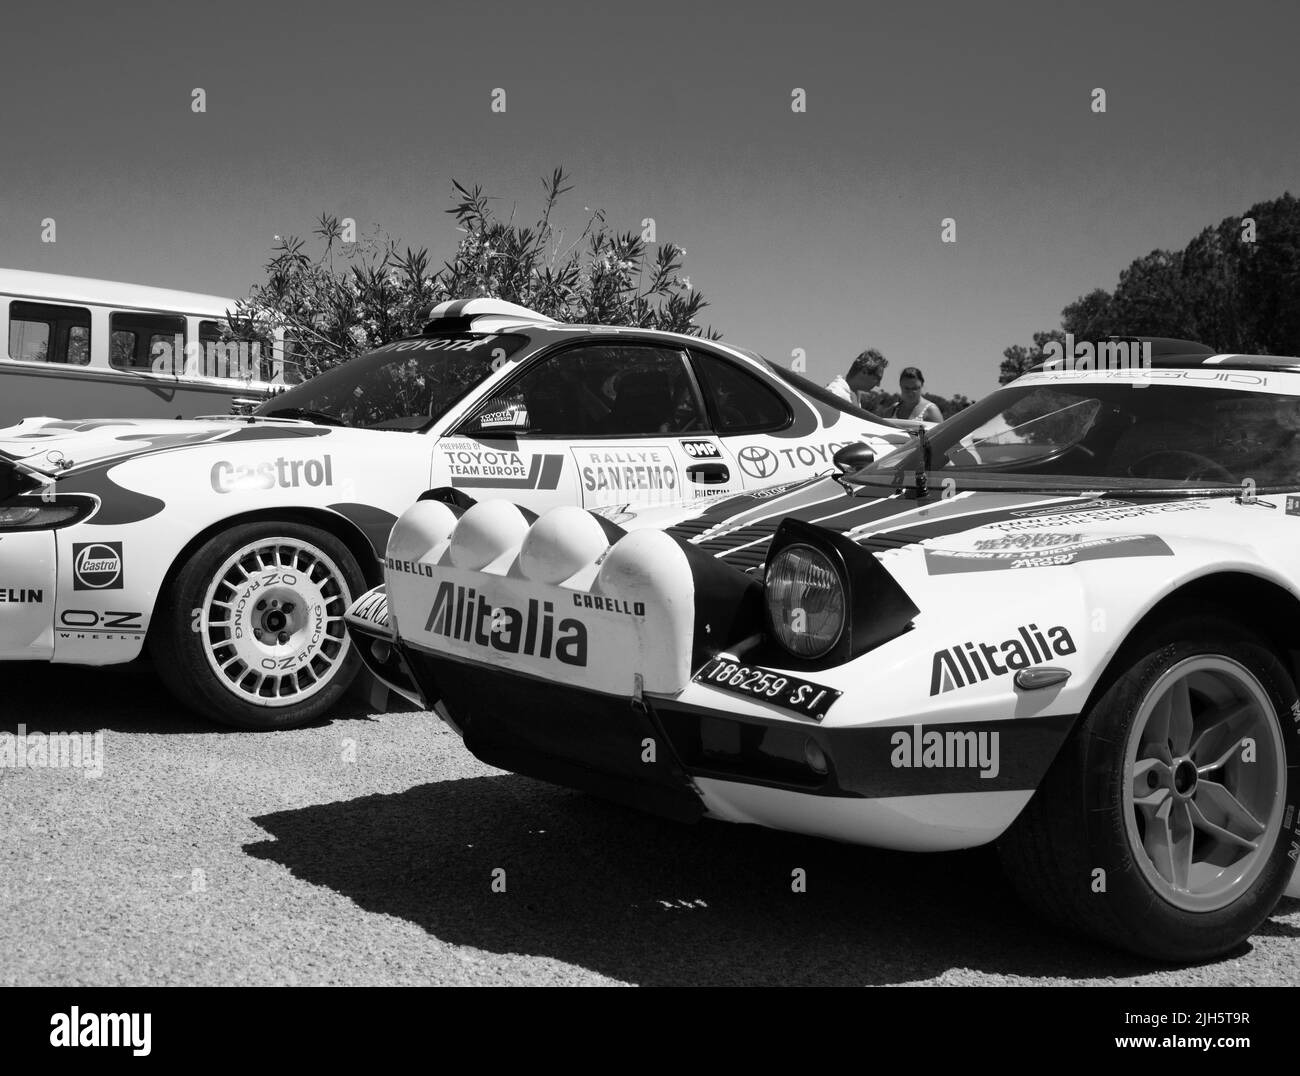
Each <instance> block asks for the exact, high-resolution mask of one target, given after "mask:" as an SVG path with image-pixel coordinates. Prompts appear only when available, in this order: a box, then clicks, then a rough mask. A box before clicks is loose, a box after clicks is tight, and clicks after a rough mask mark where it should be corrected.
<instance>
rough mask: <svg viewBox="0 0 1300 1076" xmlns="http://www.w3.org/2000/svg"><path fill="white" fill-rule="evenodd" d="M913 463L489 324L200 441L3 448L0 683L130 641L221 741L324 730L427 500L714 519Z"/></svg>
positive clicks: (533, 332)
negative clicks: (850, 447) (303, 728)
mask: <svg viewBox="0 0 1300 1076" xmlns="http://www.w3.org/2000/svg"><path fill="white" fill-rule="evenodd" d="M907 439H908V435H907V433H905V432H901V431H900V430H899V429H898V428H895V427H893V426H891V425H889V424H885V423H883V422H882V421H880V420H877V419H875V418H874V416H871V415H869V414H868V413H867V412H865V411H860V410H858V409H857V408H855V407H852V406H850V405H848V404H845V403H844V402H843V401H841V400H839V398H838V397H836V396H834V395H832V394H831V393H828V392H826V391H825V390H823V389H820V388H818V387H816V386H814V385H812V384H810V383H809V382H807V381H806V380H804V379H803V378H801V377H800V376H799V375H798V374H795V373H792V372H791V371H788V370H784V369H782V368H780V367H779V366H776V365H774V364H772V363H769V362H767V361H766V360H764V359H762V358H760V357H759V356H757V355H754V354H753V353H751V352H745V351H739V350H737V349H735V348H733V347H729V346H727V345H724V344H721V343H719V342H716V341H709V340H702V339H699V338H696V337H692V336H684V335H678V334H674V333H665V332H655V331H651V330H641V329H630V328H612V327H607V326H582V325H567V324H560V323H557V322H555V321H551V320H549V319H547V318H545V317H542V316H541V315H539V314H536V313H533V312H531V311H528V310H525V309H524V308H523V307H519V306H516V305H514V304H512V303H506V302H502V301H499V300H490V299H473V300H469V301H461V302H453V303H445V304H442V305H440V306H439V307H435V308H434V310H433V312H432V319H431V320H430V321H429V323H428V325H427V326H426V328H425V331H424V333H423V335H421V336H418V337H414V338H412V339H408V340H402V341H399V342H396V343H391V344H388V345H385V346H383V347H380V348H379V349H377V350H376V351H374V352H372V353H370V354H367V355H363V356H361V357H359V358H357V359H354V360H352V361H351V362H348V363H346V364H344V365H341V366H338V367H335V368H334V369H331V370H329V371H327V372H326V373H323V374H321V375H320V376H319V377H316V378H314V379H312V380H311V381H308V382H306V383H304V384H302V385H298V386H296V387H294V388H292V389H289V390H288V391H287V392H284V393H282V394H280V395H278V396H276V397H273V398H272V399H271V400H269V401H268V402H266V403H265V404H263V405H262V406H261V407H260V408H259V409H258V410H257V412H255V413H254V414H253V415H252V416H246V417H244V416H218V417H213V418H208V419H199V420H195V421H185V422H180V421H123V420H118V419H113V420H98V421H97V420H93V419H86V420H78V421H56V420H54V419H49V418H29V419H27V420H25V421H23V422H22V423H20V424H18V425H17V426H12V427H10V428H8V429H6V430H2V431H0V659H13V660H43V661H55V662H68V663H76V664H84V665H106V664H112V663H116V662H124V661H129V660H131V659H133V658H135V657H137V656H139V655H140V653H141V651H142V649H143V647H144V646H145V644H146V641H147V642H148V644H149V647H150V650H151V651H152V654H153V657H154V659H155V660H154V664H155V666H156V668H157V670H158V672H159V673H160V674H161V676H162V678H163V680H164V681H165V682H166V683H167V684H168V685H169V686H170V687H171V688H172V689H173V691H174V692H175V693H176V694H177V696H178V697H179V698H181V699H182V700H183V701H185V702H187V703H189V704H191V705H193V706H195V707H196V708H198V709H199V710H201V711H202V712H204V713H206V714H207V715H209V716H210V717H212V718H215V719H216V720H218V721H223V722H226V723H229V724H233V725H240V726H246V727H252V728H272V727H284V726H289V725H293V724H297V723H301V722H303V721H307V720H309V719H312V718H315V717H317V716H318V715H320V714H322V713H323V712H324V711H325V710H326V709H327V708H328V707H329V706H330V705H332V704H333V702H334V701H335V700H336V699H337V698H338V697H339V696H340V694H341V693H342V692H343V691H344V690H345V688H346V687H347V686H348V683H349V681H351V680H352V678H353V677H354V675H355V673H356V672H357V670H358V668H359V667H360V663H359V661H358V660H357V658H356V655H355V654H354V652H353V650H352V645H351V641H350V639H349V638H348V636H347V633H346V631H345V630H344V624H343V616H344V613H345V612H346V611H347V608H348V606H349V605H351V604H352V602H353V600H354V599H355V598H356V597H357V596H358V595H359V594H361V593H362V592H363V591H364V590H365V589H366V588H367V587H368V586H370V585H372V584H373V583H375V582H377V581H378V580H379V579H380V578H381V575H382V566H381V564H380V560H379V558H380V556H381V555H382V553H383V551H384V547H385V545H386V542H387V539H388V532H389V529H390V528H391V526H392V524H393V522H394V521H395V520H396V518H397V514H398V513H399V512H401V511H402V510H403V509H405V508H406V507H407V506H408V505H409V504H410V503H411V502H412V501H413V500H414V499H415V498H416V497H417V496H418V495H419V494H420V493H421V492H422V491H423V490H426V489H428V488H429V487H430V486H431V485H432V486H442V485H447V486H450V487H452V488H454V489H458V490H464V491H466V492H470V493H472V494H473V495H475V496H482V495H485V494H492V493H495V494H500V495H507V496H509V497H510V498H511V499H512V500H513V501H515V502H517V503H518V504H520V505H521V506H523V507H524V508H526V509H529V510H531V511H537V512H543V511H546V510H548V509H550V508H553V507H556V506H558V505H570V506H574V507H576V506H579V505H580V506H582V508H600V507H602V506H610V505H626V506H629V507H633V508H643V507H647V506H650V505H654V504H658V503H669V502H673V503H676V502H679V501H682V500H683V499H685V500H687V501H704V500H714V499H717V498H720V497H725V496H728V495H731V494H735V493H739V492H742V491H744V490H747V489H752V488H757V487H760V486H766V485H771V484H773V483H776V482H780V481H787V480H789V479H791V478H804V477H807V476H809V475H812V474H816V473H818V472H819V471H828V470H830V469H831V459H832V456H833V454H834V453H835V452H836V451H837V450H838V449H840V448H842V447H844V446H845V445H846V444H849V443H856V442H859V441H863V442H865V443H866V444H867V445H868V446H872V447H874V449H875V450H876V451H883V450H887V449H889V448H891V447H892V445H893V443H903V442H906V441H907Z"/></svg>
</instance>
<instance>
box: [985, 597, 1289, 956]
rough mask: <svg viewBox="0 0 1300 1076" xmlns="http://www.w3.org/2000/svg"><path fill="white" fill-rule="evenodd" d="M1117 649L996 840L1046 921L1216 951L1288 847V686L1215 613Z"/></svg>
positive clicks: (1267, 903)
mask: <svg viewBox="0 0 1300 1076" xmlns="http://www.w3.org/2000/svg"><path fill="white" fill-rule="evenodd" d="M1128 654H1129V657H1128V660H1127V664H1126V666H1125V669H1124V671H1123V672H1122V673H1121V674H1120V675H1119V676H1118V678H1117V679H1116V680H1115V681H1114V682H1113V683H1112V684H1111V685H1110V687H1109V688H1108V689H1107V690H1106V692H1105V693H1104V694H1103V695H1102V696H1101V698H1100V699H1098V700H1097V702H1096V704H1095V705H1094V706H1093V707H1092V708H1091V709H1090V710H1089V712H1088V713H1087V714H1085V715H1084V717H1083V719H1082V722H1081V725H1080V727H1079V728H1078V729H1077V730H1076V732H1075V734H1074V735H1073V736H1072V737H1071V739H1070V741H1069V742H1068V743H1067V744H1066V745H1065V746H1064V747H1063V748H1062V750H1061V754H1060V756H1059V757H1058V758H1057V759H1056V761H1055V762H1054V763H1053V766H1052V768H1051V770H1050V771H1049V773H1048V775H1047V777H1046V778H1045V779H1044V781H1043V784H1042V785H1041V786H1040V787H1039V789H1038V791H1037V793H1036V794H1035V796H1034V798H1033V800H1032V801H1031V802H1030V804H1029V806H1028V807H1027V808H1026V809H1025V811H1024V813H1023V814H1022V815H1021V817H1020V818H1019V819H1017V821H1016V823H1015V825H1014V826H1012V828H1011V829H1010V830H1009V831H1008V832H1007V834H1006V835H1005V836H1004V837H1003V839H1002V841H1001V842H1000V845H999V850H1000V852H1001V855H1002V859H1003V863H1004V865H1005V867H1006V869H1007V873H1008V875H1009V876H1010V878H1011V880H1012V882H1013V884H1014V885H1015V887H1016V888H1017V890H1018V891H1019V892H1020V894H1021V896H1022V897H1023V898H1024V899H1025V900H1026V902H1027V903H1029V904H1031V905H1033V906H1035V907H1036V908H1038V909H1039V910H1040V911H1041V912H1042V913H1043V914H1044V915H1046V916H1047V917H1049V918H1051V919H1054V920H1056V921H1058V922H1060V923H1063V924H1065V925H1068V926H1070V927H1073V928H1076V929H1079V930H1082V931H1084V932H1086V933H1088V934H1091V935H1093V936H1094V937H1097V938H1100V939H1102V940H1104V941H1106V942H1109V943H1110V944H1113V945H1117V946H1120V947H1122V948H1125V949H1129V950H1131V951H1133V952H1137V953H1141V954H1143V955H1146V956H1153V957H1157V958H1159V959H1163V960H1173V961H1193V960H1204V959H1208V958H1210V957H1214V956H1219V955H1221V954H1223V953H1225V952H1227V951H1229V950H1231V949H1232V948H1233V947H1235V946H1237V945H1239V944H1240V943H1241V942H1243V941H1244V940H1245V939H1246V938H1247V937H1249V936H1250V934H1251V933H1253V932H1254V930H1255V929H1256V928H1257V927H1258V926H1259V924H1260V923H1261V922H1262V921H1263V920H1264V918H1265V917H1266V916H1267V915H1268V914H1269V912H1270V911H1272V909H1273V906H1274V905H1275V904H1276V903H1277V901H1278V899H1279V897H1281V895H1282V892H1283V890H1284V889H1285V887H1286V884H1287V881H1288V879H1289V877H1290V874H1291V871H1292V869H1293V868H1294V866H1295V862H1294V860H1293V859H1292V858H1291V855H1292V854H1295V853H1297V852H1300V825H1298V824H1297V819H1296V806H1297V803H1296V801H1297V799H1300V788H1298V787H1296V786H1297V785H1300V778H1298V779H1293V780H1291V781H1288V768H1289V767H1292V766H1294V765H1295V764H1296V763H1297V762H1300V744H1298V742H1297V732H1296V722H1295V721H1293V720H1292V715H1293V713H1300V710H1297V709H1296V707H1297V702H1296V688H1295V684H1294V683H1293V681H1292V678H1291V676H1290V675H1289V674H1288V673H1287V670H1286V668H1285V666H1283V664H1282V662H1281V661H1280V660H1279V658H1278V657H1277V655H1276V654H1275V653H1274V652H1273V650H1272V649H1271V648H1270V647H1269V646H1268V645H1267V644H1266V643H1265V642H1264V641H1263V640H1262V639H1260V638H1259V637H1258V636H1256V635H1254V634H1253V633H1251V632H1249V631H1247V630H1246V629H1244V628H1242V627H1241V626H1239V625H1237V624H1235V623H1234V622H1232V621H1230V620H1227V619H1224V618H1220V617H1211V616H1192V617H1187V618H1185V619H1182V620H1180V621H1178V622H1177V623H1176V624H1169V625H1166V626H1165V627H1163V628H1161V629H1159V630H1157V631H1155V632H1153V633H1151V634H1150V635H1148V636H1147V637H1146V638H1145V639H1144V640H1143V641H1142V642H1140V643H1138V644H1137V645H1136V646H1134V647H1132V648H1130V650H1129V651H1128ZM1121 660H1124V659H1121Z"/></svg>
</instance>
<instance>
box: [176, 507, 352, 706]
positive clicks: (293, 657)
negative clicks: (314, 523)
mask: <svg viewBox="0 0 1300 1076" xmlns="http://www.w3.org/2000/svg"><path fill="white" fill-rule="evenodd" d="M364 589H365V580H364V577H363V576H362V573H361V569H360V568H359V567H358V566H357V562H356V558H354V557H353V556H352V554H351V552H350V551H349V550H348V548H347V546H345V545H344V544H343V543H342V542H341V541H339V539H337V538H336V537H334V536H333V535H332V534H330V533H328V532H326V531H322V530H318V529H317V528H315V527H310V526H307V525H304V524H301V523H289V522H276V521H271V522H259V523H247V524H243V525H241V526H237V527H233V528H231V529H230V530H229V531H225V532H223V533H221V534H218V535H217V536H215V537H214V538H212V539H211V540H209V541H208V542H206V543H205V544H204V545H203V546H201V547H200V548H199V549H198V550H197V551H196V552H195V553H194V554H193V555H192V556H191V557H190V558H189V559H188V560H187V561H186V562H185V564H184V565H183V566H182V567H181V570H180V572H179V573H178V574H177V576H176V579H175V581H174V582H173V584H172V586H171V588H170V591H169V592H168V594H166V595H164V599H163V602H164V604H163V612H162V614H161V618H162V623H161V624H160V625H159V627H160V628H161V630H160V631H158V632H156V634H155V643H154V646H155V654H156V659H157V660H156V664H157V666H158V671H159V674H160V675H161V677H162V679H163V682H164V683H165V684H166V685H167V687H168V688H169V689H170V690H171V691H172V693H173V694H174V695H176V697H177V698H179V699H180V700H181V701H183V702H185V703H187V704H189V705H191V706H193V707H194V708H196V709H198V710H199V711H201V712H202V713H203V714H205V715H206V716H208V717H210V718H212V719H213V720H215V721H219V722H221V723H222V724H226V725H235V726H238V727H240V728H251V729H277V728H291V727H293V726H295V725H301V724H304V723H305V722H308V721H311V720H313V719H315V718H317V717H320V716H321V715H322V714H323V713H325V712H326V711H327V710H328V709H329V708H330V707H331V706H333V705H334V703H335V702H337V701H338V699H339V698H340V696H342V694H343V693H344V691H346V690H347V688H348V685H349V684H350V683H351V682H352V680H353V678H354V677H355V676H356V674H357V671H358V669H359V667H360V659H359V657H358V656H357V654H356V653H355V652H354V650H353V648H352V643H351V640H350V638H349V637H348V634H347V631H346V630H345V628H344V623H343V614H344V613H345V612H346V611H347V609H348V606H349V605H351V603H352V600H353V598H354V597H355V596H356V595H358V594H360V593H361V592H362V591H363V590H364Z"/></svg>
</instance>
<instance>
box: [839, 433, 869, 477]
mask: <svg viewBox="0 0 1300 1076" xmlns="http://www.w3.org/2000/svg"><path fill="white" fill-rule="evenodd" d="M875 459H876V454H875V453H874V452H872V451H871V449H870V448H869V447H868V446H867V445H864V444H863V443H862V442H861V441H859V442H858V443H857V444H853V445H845V446H844V447H843V448H841V449H840V450H839V451H838V452H836V453H835V455H834V456H832V457H831V462H832V463H834V464H835V468H836V470H838V471H839V472H840V473H841V474H848V473H849V472H850V471H860V470H861V469H862V468H863V467H865V466H866V465H867V464H868V463H873V462H875Z"/></svg>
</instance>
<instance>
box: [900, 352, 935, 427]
mask: <svg viewBox="0 0 1300 1076" xmlns="http://www.w3.org/2000/svg"><path fill="white" fill-rule="evenodd" d="M924 387H925V375H924V374H922V373H921V371H920V370H918V369H917V368H916V367H915V366H908V367H905V368H904V370H903V372H902V373H901V374H899V375H898V391H899V394H900V397H901V398H900V399H899V401H898V403H896V404H894V408H893V410H892V411H891V412H890V413H889V415H888V416H887V417H889V418H903V419H913V420H916V421H920V422H942V421H943V414H942V413H941V412H940V410H939V405H938V404H937V403H935V402H934V401H933V400H927V399H926V398H925V397H924V396H922V395H921V390H922V389H923V388H924Z"/></svg>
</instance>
